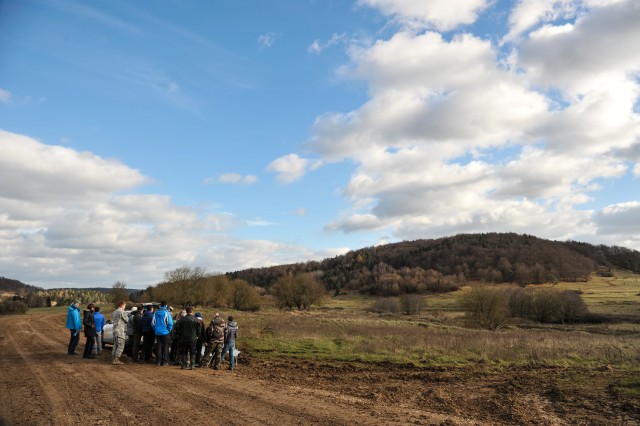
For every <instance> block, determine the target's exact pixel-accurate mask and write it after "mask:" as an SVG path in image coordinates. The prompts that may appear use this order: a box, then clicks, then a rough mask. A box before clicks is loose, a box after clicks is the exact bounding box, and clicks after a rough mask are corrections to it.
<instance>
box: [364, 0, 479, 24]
mask: <svg viewBox="0 0 640 426" xmlns="http://www.w3.org/2000/svg"><path fill="white" fill-rule="evenodd" d="M357 3H358V4H359V5H364V6H369V7H374V8H377V9H379V10H380V11H381V12H382V13H384V14H385V15H389V16H392V17H393V18H394V19H395V20H396V21H398V22H399V23H401V24H402V25H404V26H406V27H409V28H418V29H419V28H434V29H437V30H439V31H448V30H452V29H454V28H456V27H457V26H459V25H464V24H471V23H473V22H474V21H475V20H476V18H477V17H478V14H479V13H480V12H481V11H482V10H483V9H485V8H486V7H487V6H488V4H489V2H488V1H487V0H429V1H416V0H358V2H357Z"/></svg>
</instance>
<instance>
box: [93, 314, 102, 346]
mask: <svg viewBox="0 0 640 426" xmlns="http://www.w3.org/2000/svg"><path fill="white" fill-rule="evenodd" d="M94 309H95V310H94V311H93V319H94V320H95V322H96V345H95V346H94V348H93V353H94V355H102V327H104V315H103V314H102V312H100V306H96V307H95V308H94Z"/></svg>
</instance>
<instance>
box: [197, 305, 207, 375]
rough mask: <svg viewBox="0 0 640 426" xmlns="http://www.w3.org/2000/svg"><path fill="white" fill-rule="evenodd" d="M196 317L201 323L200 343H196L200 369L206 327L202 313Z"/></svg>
mask: <svg viewBox="0 0 640 426" xmlns="http://www.w3.org/2000/svg"><path fill="white" fill-rule="evenodd" d="M194 316H195V317H196V319H197V320H198V322H199V323H200V335H199V336H198V341H197V342H196V366H197V367H199V366H200V363H201V362H202V345H204V340H205V335H204V329H205V328H206V327H205V326H204V322H203V320H202V314H201V313H200V312H196V313H195V315H194Z"/></svg>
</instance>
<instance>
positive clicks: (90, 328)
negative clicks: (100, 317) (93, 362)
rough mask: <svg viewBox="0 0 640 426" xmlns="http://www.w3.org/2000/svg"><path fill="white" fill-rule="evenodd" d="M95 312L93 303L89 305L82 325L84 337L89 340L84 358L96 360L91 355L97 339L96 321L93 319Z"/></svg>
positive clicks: (85, 347) (85, 346)
mask: <svg viewBox="0 0 640 426" xmlns="http://www.w3.org/2000/svg"><path fill="white" fill-rule="evenodd" d="M93 310H94V309H93V303H89V304H88V305H87V309H86V310H85V311H84V318H83V320H82V325H84V337H86V338H87V343H85V345H84V353H83V354H82V358H89V359H94V358H95V357H94V356H93V354H92V353H91V351H92V350H93V344H94V342H95V338H96V320H95V319H94V318H93Z"/></svg>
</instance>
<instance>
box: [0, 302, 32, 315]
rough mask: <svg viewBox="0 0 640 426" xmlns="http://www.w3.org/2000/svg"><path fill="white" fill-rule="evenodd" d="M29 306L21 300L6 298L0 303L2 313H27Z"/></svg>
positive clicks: (0, 313) (0, 312)
mask: <svg viewBox="0 0 640 426" xmlns="http://www.w3.org/2000/svg"><path fill="white" fill-rule="evenodd" d="M28 310H29V307H28V306H27V305H26V303H24V302H22V301H20V300H15V301H14V300H5V301H4V302H1V303H0V315H16V314H26V313H27V311H28Z"/></svg>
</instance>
